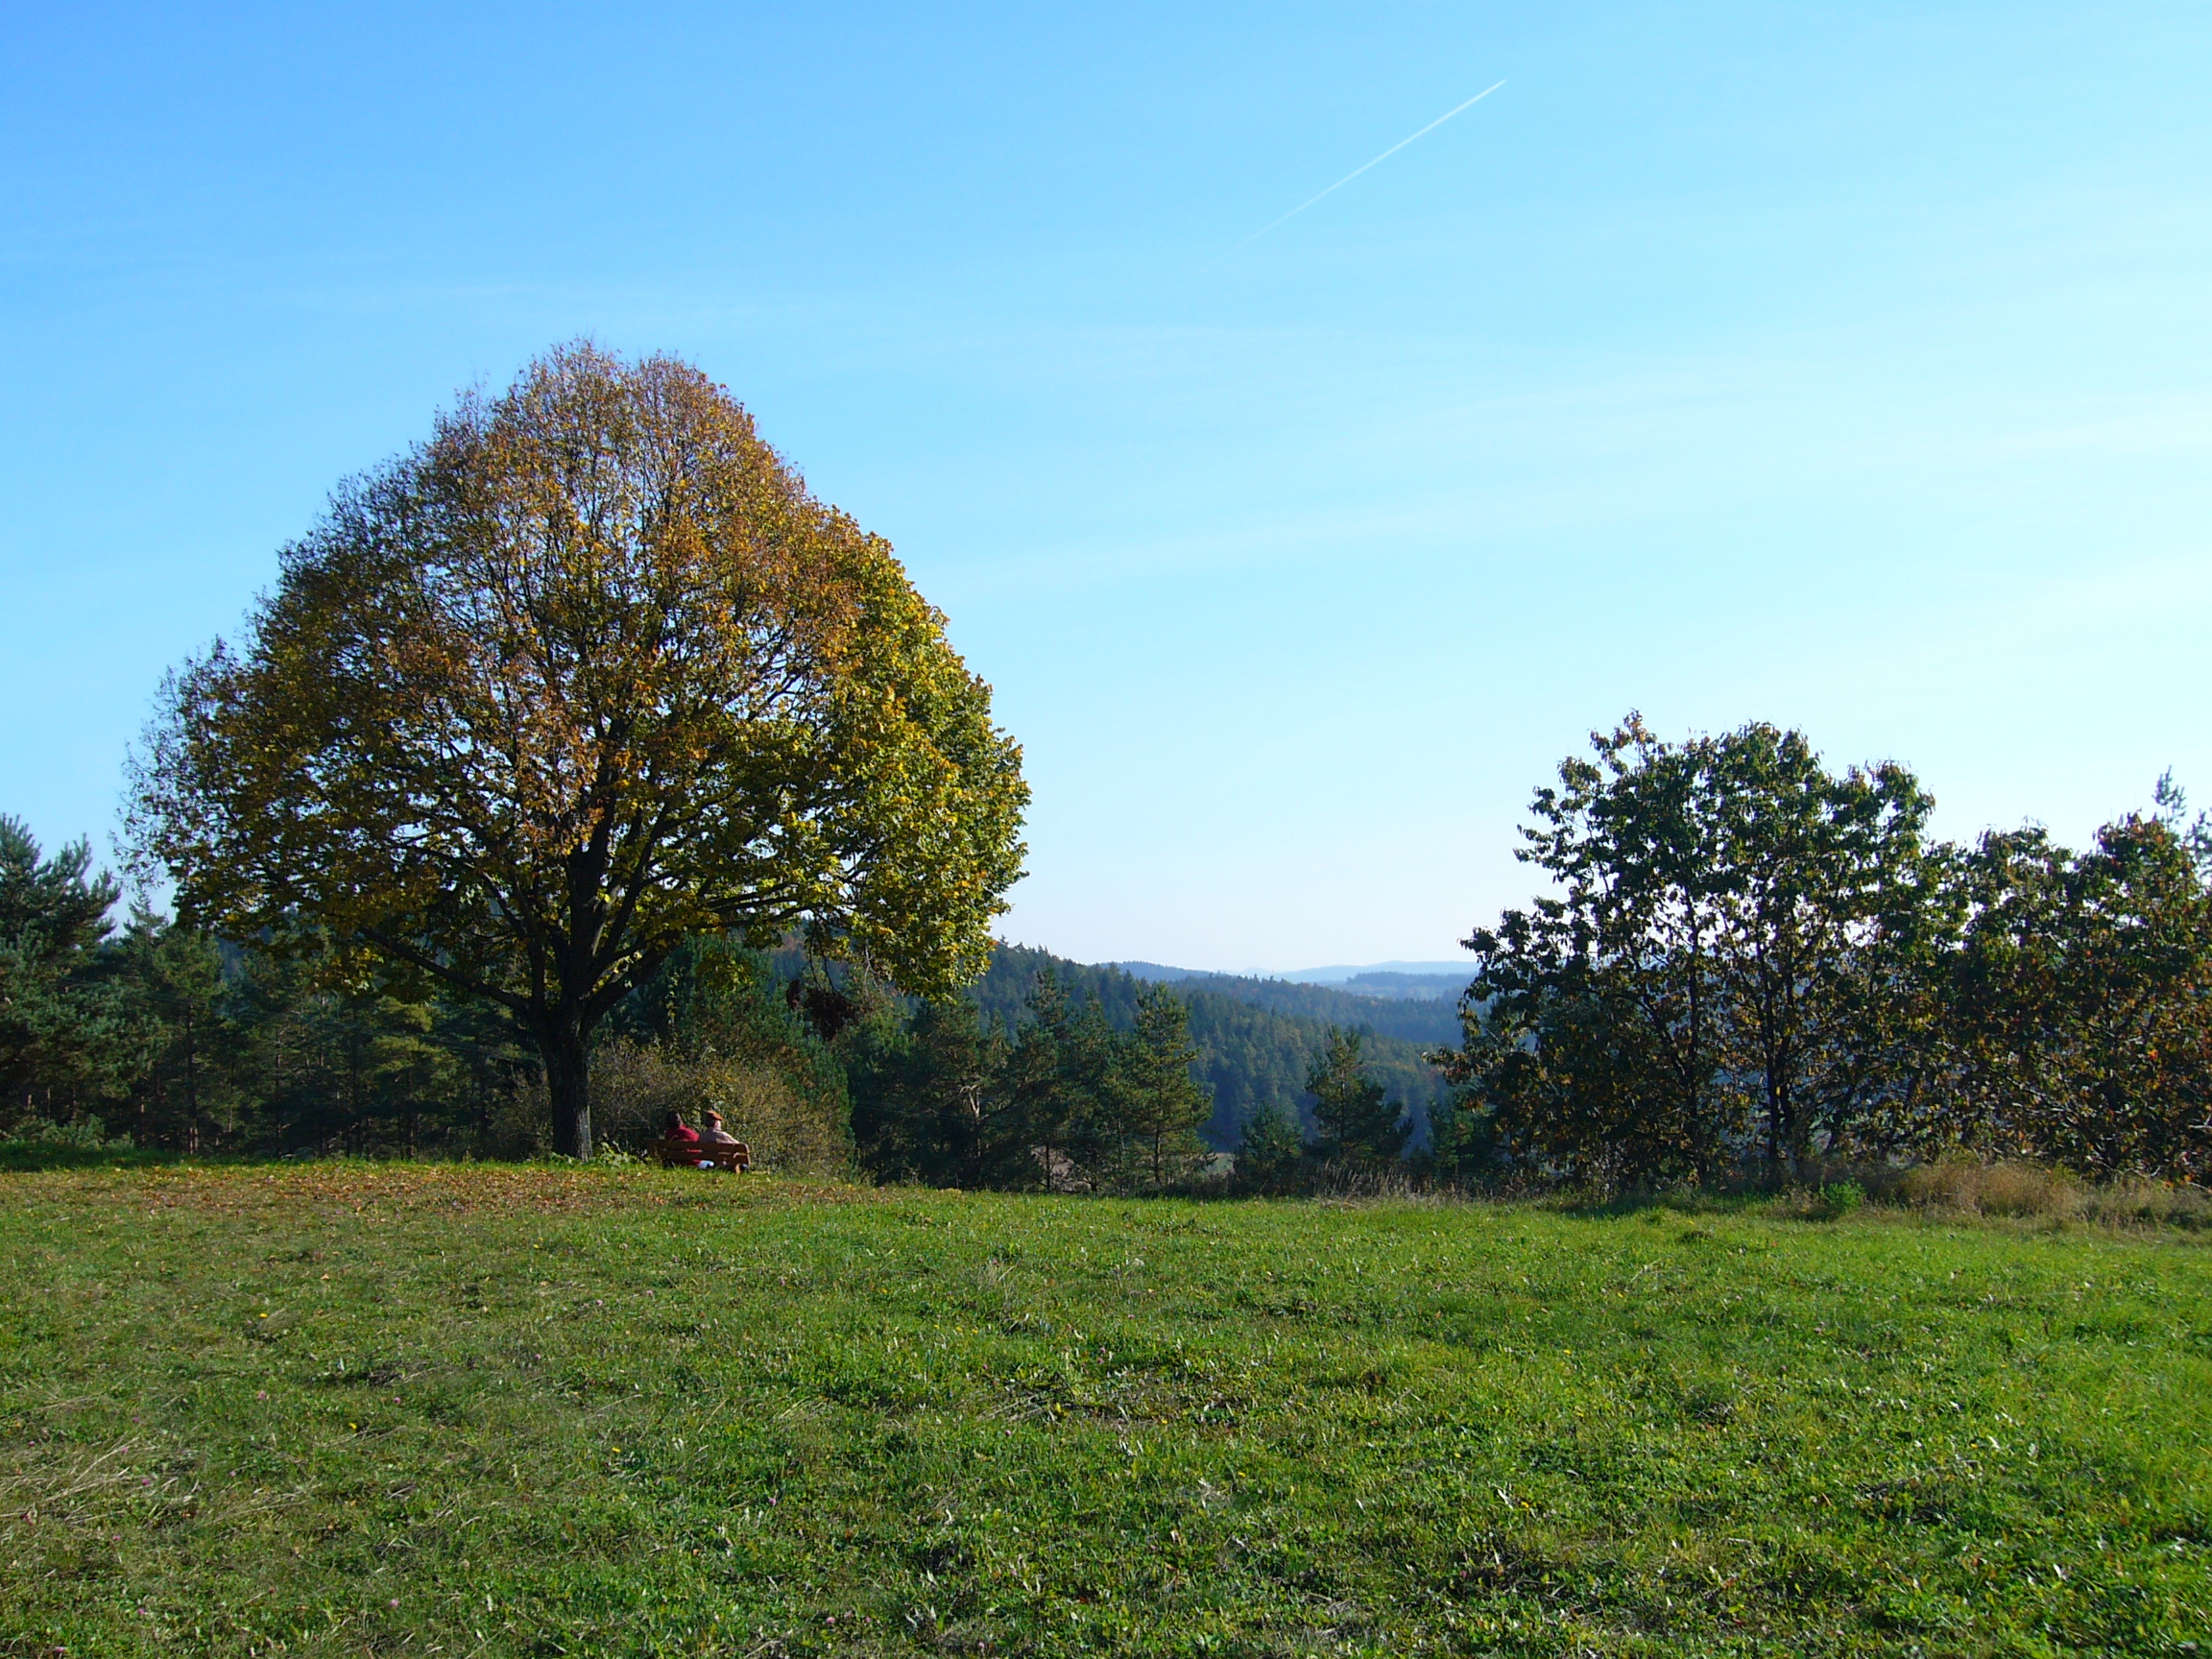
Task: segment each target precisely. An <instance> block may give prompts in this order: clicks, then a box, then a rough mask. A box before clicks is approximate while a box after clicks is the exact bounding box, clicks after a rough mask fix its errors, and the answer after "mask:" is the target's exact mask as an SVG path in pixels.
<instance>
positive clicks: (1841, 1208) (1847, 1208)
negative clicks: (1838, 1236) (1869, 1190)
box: [1820, 1181, 1866, 1216]
mask: <svg viewBox="0 0 2212 1659" xmlns="http://www.w3.org/2000/svg"><path fill="white" fill-rule="evenodd" d="M1865 1202H1866V1189H1865V1188H1863V1187H1862V1186H1860V1185H1859V1183H1858V1182H1856V1181H1831V1182H1829V1183H1828V1184H1827V1185H1826V1186H1824V1187H1822V1188H1821V1189H1820V1208H1821V1211H1822V1212H1823V1213H1824V1214H1828V1215H1831V1216H1834V1215H1848V1214H1851V1213H1852V1212H1853V1211H1854V1210H1857V1209H1858V1208H1859V1207H1860V1206H1861V1205H1862V1204H1863V1203H1865Z"/></svg>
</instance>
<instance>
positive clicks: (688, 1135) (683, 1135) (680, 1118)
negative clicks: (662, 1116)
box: [661, 1112, 699, 1144]
mask: <svg viewBox="0 0 2212 1659" xmlns="http://www.w3.org/2000/svg"><path fill="white" fill-rule="evenodd" d="M661 1140H663V1141H689V1142H693V1143H694V1144H696V1143H697V1142H698V1140H699V1131H698V1130H696V1129H694V1128H692V1127H691V1125H690V1124H688V1123H686V1122H685V1121H684V1114H683V1113H681V1112H671V1113H669V1114H668V1120H667V1121H666V1122H665V1123H663V1124H661Z"/></svg>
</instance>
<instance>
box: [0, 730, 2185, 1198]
mask: <svg viewBox="0 0 2212 1659" xmlns="http://www.w3.org/2000/svg"><path fill="white" fill-rule="evenodd" d="M1932 807H1933V800H1932V797H1931V796H1930V795H1929V794H1928V792H1927V791H1926V790H1925V789H1924V788H1922V786H1921V785H1920V783H1919V782H1918V781H1917V780H1916V779H1915V778H1913V777H1912V775H1911V773H1910V772H1909V771H1907V770H1906V769H1905V768H1903V767H1900V766H1897V765H1894V764H1885V765H1879V766H1874V767H1870V768H1847V769H1845V770H1843V771H1842V772H1840V773H1838V772H1833V771H1831V770H1829V769H1828V768H1827V767H1826V766H1825V765H1824V764H1823V762H1822V761H1821V760H1820V758H1819V757H1818V755H1817V754H1816V752H1815V750H1814V749H1813V747H1812V745H1811V743H1810V741H1809V740H1808V739H1807V738H1806V737H1805V736H1804V735H1803V734H1802V733H1794V732H1783V731H1780V730H1778V729H1776V728H1773V727H1769V726H1764V725H1758V724H1754V725H1750V726H1746V727H1744V728H1742V729H1741V730H1739V731H1736V732H1733V733H1722V734H1719V735H1717V736H1697V737H1694V738H1691V739H1688V740H1685V741H1680V742H1670V741H1667V740H1663V739H1661V738H1659V737H1658V736H1656V735H1655V734H1653V733H1651V732H1650V731H1649V730H1648V729H1647V728H1646V727H1645V725H1644V724H1643V723H1642V722H1641V721H1640V720H1638V719H1635V718H1633V717H1632V718H1631V719H1630V720H1628V721H1627V722H1626V723H1624V724H1623V726H1622V727H1620V728H1619V729H1618V730H1616V731H1614V732H1612V733H1599V734H1596V735H1594V737H1593V743H1592V750H1591V753H1590V755H1589V756H1588V757H1570V758H1569V759H1568V760H1566V761H1565V762H1563V763H1562V765H1561V767H1560V770H1559V778H1558V781H1557V782H1556V783H1555V784H1553V785H1548V786H1546V787H1544V788H1542V789H1539V790H1538V791H1537V792H1536V795H1535V797H1534V801H1533V803H1532V807H1531V822H1530V825H1529V828H1528V829H1526V830H1525V831H1524V834H1525V837H1526V845H1525V847H1524V849H1523V851H1522V856H1523V858H1524V859H1525V860H1526V861H1527V863H1528V864H1529V865H1531V866H1532V867H1533V869H1534V870H1535V871H1536V872H1537V873H1539V874H1540V876H1541V877H1542V878H1543V879H1544V882H1545V885H1546V889H1547V890H1546V891H1545V892H1543V893H1542V894H1540V895H1539V896H1538V897H1537V898H1536V899H1535V900H1534V901H1532V902H1531V903H1530V904H1529V905H1528V906H1527V907H1526V908H1518V909H1509V910H1507V911H1505V912H1504V913H1503V914H1502V915H1501V916H1500V917H1499V918H1497V920H1496V921H1495V922H1494V923H1492V924H1490V925H1487V926H1479V927H1477V928H1475V929H1474V930H1473V932H1472V933H1471V934H1470V936H1469V938H1468V940H1467V944H1468V946H1469V948H1470V952H1471V954H1470V958H1469V985H1468V990H1467V993H1466V996H1465V997H1464V998H1463V999H1462V1001H1461V1002H1460V1004H1459V1006H1458V1007H1457V1008H1456V1009H1455V1010H1452V1011H1451V1017H1452V1026H1453V1027H1454V1029H1452V1030H1450V1031H1448V1032H1439V1029H1438V1018H1439V1013H1440V1012H1441V1010H1439V1009H1438V1008H1437V1007H1436V1006H1435V1005H1433V1004H1430V1003H1423V1002H1421V1001H1418V1000H1408V999H1403V998H1399V999H1383V998H1365V997H1359V996H1356V995H1353V994H1350V993H1347V992H1345V991H1342V990H1338V989H1335V988H1332V987H1322V986H1312V985H1303V984H1290V983H1286V982H1283V981H1271V980H1263V979H1256V978H1246V977H1238V976H1230V975H1208V974H1201V975H1190V976H1186V977H1184V978H1182V979H1179V980H1177V981H1174V982H1172V983H1166V982H1152V983H1147V982H1145V981H1143V980H1140V979H1138V978H1136V977H1134V976H1132V975H1131V974H1127V973H1124V972H1122V971H1121V970H1120V969H1118V968H1115V967H1090V966H1085V965H1082V964H1078V963H1074V962H1070V961H1067V960H1064V959H1062V958H1059V957H1055V956H1053V955H1051V954H1050V953H1049V952H1046V951H1044V950H1036V949H1032V948H1026V947H1020V946H1012V945H1006V944H1003V943H1001V944H999V945H998V946H997V947H996V948H995V949H994V950H993V952H992V954H991V956H990V958H989V960H988V963H987V965H986V967H985V969H984V971H983V973H982V974H980V976H979V977H978V978H977V979H975V980H974V982H973V984H972V985H971V986H969V987H968V988H967V989H966V990H965V991H964V992H962V993H960V994H957V995H953V996H950V997H946V996H939V997H935V998H929V997H918V996H912V995H906V994H902V993H900V992H899V991H897V990H896V989H894V988H893V986H892V985H891V984H890V983H889V982H887V981H885V980H883V979H881V978H879V977H877V976H872V975H871V974H867V973H866V972H863V971H859V970H857V969H856V968H855V967H854V966H853V965H851V964H848V963H842V962H834V961H829V960H826V959H824V958H822V957H820V956H817V955H814V954H811V953H809V952H808V951H807V950H805V948H804V943H803V941H801V940H799V939H797V938H794V939H792V940H789V941H786V942H785V943H784V944H783V945H782V946H781V947H779V948H774V949H765V950H763V949H754V948H750V947H748V946H747V945H746V944H745V943H744V942H743V940H742V939H740V938H736V937H733V936H731V935H727V934H701V935H698V936H696V937H694V938H692V939H690V940H689V941H687V942H686V943H685V945H684V946H683V948H682V949H680V950H677V951H676V952H674V953H673V954H672V955H670V956H669V957H668V958H667V960H666V961H665V962H664V963H663V964H662V965H661V967H660V969H659V970H658V971H657V972H656V973H655V974H653V975H652V976H651V977H650V978H648V979H647V980H645V981H644V982H643V983H641V984H640V985H638V986H637V987H636V988H635V989H633V990H632V991H631V992H630V993H629V994H628V995H626V996H625V997H624V998H622V999H621V1000H620V1001H619V1002H618V1003H617V1004H616V1005H615V1007H614V1008H613V1011H612V1013H611V1015H610V1017H609V1019H608V1021H607V1022H606V1024H605V1026H604V1028H603V1030H602V1032H601V1033H600V1035H599V1037H598V1039H597V1043H596V1049H595V1058H594V1075H595V1084H594V1087H595V1096H596V1100H595V1104H596V1110H597V1122H598V1124H599V1129H600V1137H601V1144H602V1145H603V1146H604V1147H607V1148H610V1149H613V1150H622V1149H626V1148H635V1147H636V1146H637V1145H639V1144H641V1143H642V1142H644V1141H646V1140H648V1139H649V1138H650V1137H651V1136H652V1135H653V1134H654V1133H655V1132H656V1130H657V1127H658V1124H659V1122H660V1120H661V1116H662V1115H663V1114H664V1113H665V1112H666V1111H667V1110H670V1109H678V1110H685V1111H690V1110H695V1109H696V1108H697V1107H699V1106H700V1105H703V1104H715V1105H717V1106H718V1107H719V1109H721V1110H722V1111H724V1113H725V1115H726V1116H727V1117H729V1118H730V1119H731V1121H732V1122H733V1125H736V1126H738V1127H740V1129H741V1131H742V1132H743V1133H745V1134H747V1135H749V1136H750V1137H751V1138H752V1139H753V1140H754V1141H756V1142H757V1143H758V1144H759V1148H760V1150H761V1152H762V1153H763V1154H764V1156H765V1157H766V1158H767V1159H769V1160H770V1161H772V1162H781V1163H782V1164H783V1165H784V1166H787V1167H791V1168H795V1169H812V1170H818V1171H831V1170H844V1169H849V1168H857V1169H858V1170H860V1171H862V1172H865V1173H868V1174H871V1175H873V1176H875V1177H877V1178H879V1179H897V1180H920V1181H926V1182H931V1183H936V1184H942V1185H966V1186H1002V1187H1017V1188H1019V1187H1035V1188H1039V1189H1043V1190H1078V1191H1104V1190H1116V1191H1127V1190H1152V1189H1157V1188H1166V1187H1187V1186H1189V1185H1190V1183H1191V1182H1193V1181H1197V1180H1201V1179H1206V1178H1212V1179H1220V1178H1222V1177H1223V1176H1224V1175H1225V1172H1227V1171H1228V1170H1230V1169H1232V1168H1234V1169H1235V1170H1236V1171H1237V1174H1236V1179H1237V1180H1238V1181H1239V1182H1241V1183H1243V1184H1245V1185H1251V1184H1253V1183H1254V1182H1260V1183H1262V1184H1264V1185H1269V1186H1281V1185H1285V1184H1296V1183H1297V1182H1298V1181H1299V1180H1301V1179H1310V1178H1312V1176H1313V1175H1314V1174H1315V1173H1316V1172H1317V1171H1318V1170H1319V1169H1321V1168H1322V1167H1323V1166H1331V1165H1335V1166H1341V1165H1342V1164H1343V1163H1345V1162H1346V1161H1350V1162H1353V1163H1361V1162H1364V1163H1368V1164H1374V1163H1378V1162H1381V1163H1396V1162H1399V1161H1402V1160H1403V1161H1407V1162H1409V1164H1410V1166H1411V1167H1412V1169H1413V1171H1414V1172H1416V1173H1418V1174H1420V1175H1422V1176H1424V1177H1425V1178H1429V1179H1434V1180H1442V1181H1446V1182H1451V1183H1456V1184H1460V1185H1467V1186H1481V1185H1483V1184H1486V1183H1491V1184H1494V1183H1498V1182H1501V1181H1504V1182H1512V1183H1521V1184H1526V1183H1527V1182H1529V1181H1537V1182H1542V1183H1550V1184H1561V1183H1565V1184H1574V1185H1581V1186H1587V1187H1594V1188H1601V1189H1616V1188H1621V1187H1648V1186H1651V1185H1654V1184H1659V1185H1665V1184H1670V1183H1683V1182H1687V1183H1692V1184H1713V1183H1716V1182H1719V1183H1727V1182H1731V1181H1740V1180H1743V1179H1752V1180H1763V1181H1766V1182H1768V1183H1775V1182H1788V1181H1791V1180H1796V1179H1802V1178H1806V1176H1807V1174H1808V1172H1809V1171H1817V1170H1819V1169H1821V1168H1825V1167H1829V1166H1836V1165H1839V1164H1847V1163H1850V1162H1852V1161H1859V1162H1861V1163H1865V1162H1869V1161H1871V1162H1875V1163H1887V1164H1896V1163H1898V1162H1900V1161H1906V1162H1910V1161H1928V1160H1934V1159H1939V1158H1941V1157H1944V1156H1946V1155H1951V1154H1960V1153H1963V1154H1968V1155H1972V1156H1975V1157H1980V1158H1984V1159H2003V1158H2018V1159H2030V1160H2036V1161H2041V1162H2045V1163H2049V1164H2053V1165H2056V1166H2063V1167H2065V1168H2068V1169H2072V1170H2075V1171H2078V1172H2080V1173H2082V1174H2085V1175H2090V1176H2114V1175H2130V1174H2140V1175H2152V1176H2158V1177H2163V1178H2167V1179H2178V1180H2184V1181H2192V1182H2195V1181H2201V1180H2202V1179H2204V1178H2205V1176H2206V1175H2207V1174H2208V1173H2212V891H2208V877H2212V826H2208V825H2207V821H2206V819H2205V818H2204V816H2203V815H2201V814H2199V815H2195V816H2192V815H2191V814H2190V812H2189V810H2188V805H2187V802H2186V799H2185V797H2184V796H2183V794H2182V792H2181V791H2180V789H2179V788H2178V787H2177V786H2176V785H2175V784H2174V783H2173V782H2172V781H2171V780H2161V781H2159V783H2158V786H2157V788H2156V790H2155V792H2154V801H2153V804H2152V810H2151V811H2149V812H2147V813H2136V814H2128V815H2126V816H2123V817H2121V818H2119V819H2116V820H2114V821H2112V822H2111V823H2109V824H2107V825H2106V826H2105V827H2104V829H2101V830H2100V831H2099V832H2098V834H2097V836H2096V838H2095V841H2094V843H2093V844H2092V845H2091V846H2089V847H2088V848H2085V849H2080V850H2076V849H2070V848H2067V847H2064V846H2062V845H2059V844H2058V843H2056V841H2055V840H2053V839H2052V837H2051V836H2050V835H2049V834H2048V833H2047V832H2045V831H2044V830H2042V829H2037V828H2034V827H2029V828H2024V829H2017V830H2004V831H2000V830H1992V831H1989V832H1987V833H1985V834H1984V835H1983V836H1981V837H1980V838H1978V839H1977V840H1975V841H1974V842H1972V843H1970V844H1966V845H1958V844H1952V843H1947V842H1941V841H1938V840H1936V839H1934V838H1932V837H1931V836H1929V835H1928V833H1927V830H1926V825H1927V819H1928V815H1929V813H1930V811H1931V810H1932ZM119 901H120V892H119V889H118V887H117V884H116V883H115V881H114V880H113V879H112V878H108V877H107V876H105V875H100V874H96V873H94V872H93V870H92V868H91V861H90V857H89V853H88V850H87V849H86V848H85V847H84V845H83V844H78V845H74V846H71V847H67V848H63V849H60V851H58V852H56V853H54V854H50V855H49V854H42V853H41V852H40V850H39V848H38V847H37V846H36V843H35V841H34V840H33V839H32V837H31V836H30V834H29V832H28V831H27V830H26V829H24V828H23V826H22V825H20V824H19V823H17V822H15V821H13V820H0V997H4V1000H0V1082H4V1083H5V1087H6V1089H7V1095H6V1099H7V1101H8V1108H7V1110H8V1114H9V1120H8V1122H7V1123H6V1124H4V1125H0V1128H6V1129H7V1130H8V1132H10V1133H12V1134H14V1135H16V1136H18V1137H23V1136H33V1137H37V1136H44V1137H49V1138H51V1137H62V1138H76V1139H79V1140H84V1141H87V1142H96V1141H99V1140H102V1139H104V1138H127V1139H128V1140H129V1141H130V1142H132V1143H135V1144H140V1145H146V1146H156V1147H173V1148H177V1149H180V1150H183V1151H188V1152H194V1153H199V1154H207V1153H215V1152H241V1153H244V1152H252V1153H277V1154H296V1153H302V1152H312V1153H318V1154H328V1153H338V1152H343V1153H352V1154H359V1155H379V1156H389V1155H400V1156H406V1155H422V1154H433V1153H435V1154H443V1155H460V1156H469V1157H519V1156H530V1155H534V1154H538V1153H541V1152H543V1151H545V1150H547V1149H548V1147H549V1146H550V1144H551V1130H550V1124H549V1117H548V1110H549V1109H548V1104H547V1100H546V1092H545V1088H544V1083H543V1080H542V1072H541V1067H540V1065H539V1062H538V1060H537V1058H536V1056H535V1055H534V1053H533V1051H532V1049H531V1046H530V1045H529V1044H528V1043H527V1042H526V1041H525V1040H524V1038H523V1035H522V1034H521V1033H520V1032H518V1031H517V1029H516V1027H515V1023H514V1022H512V1021H511V1020H506V1019H503V1018H501V1017H500V1016H499V1014H498V1011H497V1010H496V1009H494V1008H492V1007H489V1006H487V1005H486V1004H485V1003H483V1002H482V1001H481V1000H479V999H475V998H468V997H466V996H456V995H451V994H447V993H443V992H441V991H439V990H438V989H437V988H436V987H435V986H434V985H425V984H424V983H423V982H421V981H417V982H416V983H415V985H414V987H413V994H409V993H408V990H407V989H406V988H405V987H404V986H400V985H396V984H394V983H391V982H378V981H376V980H375V979H374V978H373V977H372V978H369V979H367V980H364V979H363V978H362V977H360V976H359V975H358V974H357V972H355V971H353V970H351V969H350V967H349V963H348V961H347V959H346V958H345V957H344V956H343V955H342V954H341V953H338V952H335V951H332V950H330V949H329V948H328V946H327V944H326V942H325V941H321V940H319V939H317V938H316V937H315V936H314V935H312V934H310V933H307V932H304V931H303V932H301V933H299V934H295V935H291V936H278V935H274V934H267V935H264V936H262V937H261V938H259V939H256V940H252V941H247V942H241V941H238V940H235V939H228V938H224V937H220V936H218V935H216V934H214V933H212V932H209V931H204V930H200V929H196V928H194V927H191V926H187V925H185V924H182V923H180V922H177V921H175V920H172V919H168V918H164V917H160V916H156V915H155V914H153V913H152V912H150V911H148V910H147V909H145V908H144V907H143V906H141V907H138V908H136V909H133V910H132V912H131V914H130V916H129V918H128V920H127V921H126V922H125V923H124V924H123V925H122V926H112V925H111V921H110V918H111V915H112V912H113V911H114V909H115V908H116V906H117V904H118V902H119ZM1422 1039H1426V1041H1423V1040H1422ZM1455 1039H1456V1040H1455ZM1222 1153H1231V1154H1235V1155H1236V1156H1235V1157H1234V1159H1233V1160H1232V1159H1222V1158H1220V1157H1218V1156H1217V1155H1218V1154H1222Z"/></svg>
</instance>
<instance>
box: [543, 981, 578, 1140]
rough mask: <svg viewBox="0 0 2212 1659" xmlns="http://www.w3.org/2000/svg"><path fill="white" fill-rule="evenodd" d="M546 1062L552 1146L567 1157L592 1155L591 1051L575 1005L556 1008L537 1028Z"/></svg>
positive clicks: (546, 1084) (546, 1090) (546, 1087)
mask: <svg viewBox="0 0 2212 1659" xmlns="http://www.w3.org/2000/svg"><path fill="white" fill-rule="evenodd" d="M538 1052H539V1054H540V1055H541V1057H542V1058H543V1060H544V1062H545V1093H546V1094H548V1095H549V1096H551V1098H552V1102H553V1150H554V1151H556V1152H558V1153H560V1154H561V1155H562V1156H563V1157H564V1158H589V1157H590V1156H591V1055H590V1051H589V1047H588V1046H587V1045H586V1042H585V1033H584V1022H583V1021H582V1020H580V1019H579V1018H577V1015H576V1012H575V1011H574V1010H572V1009H559V1010H556V1011H555V1012H554V1014H553V1016H552V1018H551V1019H550V1020H549V1021H547V1022H545V1023H544V1024H542V1025H541V1026H540V1027H539V1029H538Z"/></svg>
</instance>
